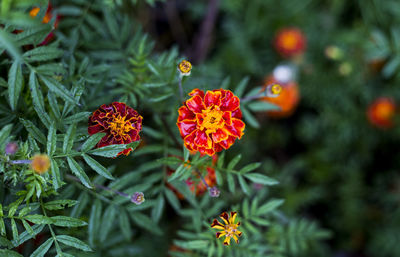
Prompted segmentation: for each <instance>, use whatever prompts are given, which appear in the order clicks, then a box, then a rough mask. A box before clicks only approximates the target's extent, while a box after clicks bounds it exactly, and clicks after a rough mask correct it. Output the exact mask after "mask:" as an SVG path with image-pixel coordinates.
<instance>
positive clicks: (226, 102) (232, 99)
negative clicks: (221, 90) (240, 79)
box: [221, 90, 240, 112]
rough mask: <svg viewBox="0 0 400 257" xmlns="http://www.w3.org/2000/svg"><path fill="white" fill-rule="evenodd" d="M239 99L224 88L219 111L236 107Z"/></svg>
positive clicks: (231, 109)
mask: <svg viewBox="0 0 400 257" xmlns="http://www.w3.org/2000/svg"><path fill="white" fill-rule="evenodd" d="M239 106H240V100H239V98H238V97H237V96H235V95H234V94H233V93H232V92H231V91H229V90H225V97H224V98H222V104H221V111H231V112H233V111H234V110H236V109H238V108H239Z"/></svg>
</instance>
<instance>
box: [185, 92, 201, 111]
mask: <svg viewBox="0 0 400 257" xmlns="http://www.w3.org/2000/svg"><path fill="white" fill-rule="evenodd" d="M186 106H187V107H188V108H189V110H191V111H192V112H194V113H201V111H202V110H204V109H205V108H206V107H205V106H204V102H203V99H202V98H201V97H200V96H198V95H195V96H193V97H192V98H190V99H189V100H187V101H186Z"/></svg>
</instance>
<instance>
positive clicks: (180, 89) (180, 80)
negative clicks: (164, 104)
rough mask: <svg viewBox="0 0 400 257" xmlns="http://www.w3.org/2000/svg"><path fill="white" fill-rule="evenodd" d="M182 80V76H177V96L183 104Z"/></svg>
mask: <svg viewBox="0 0 400 257" xmlns="http://www.w3.org/2000/svg"><path fill="white" fill-rule="evenodd" d="M182 79H183V76H182V75H179V96H180V98H181V102H183V88H182Z"/></svg>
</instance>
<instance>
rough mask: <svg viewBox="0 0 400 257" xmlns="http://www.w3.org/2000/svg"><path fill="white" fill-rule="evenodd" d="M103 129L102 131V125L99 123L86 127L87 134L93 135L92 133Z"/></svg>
mask: <svg viewBox="0 0 400 257" xmlns="http://www.w3.org/2000/svg"><path fill="white" fill-rule="evenodd" d="M103 131H104V127H103V126H102V125H100V124H96V125H93V126H90V127H88V133H89V135H93V134H96V133H99V132H103Z"/></svg>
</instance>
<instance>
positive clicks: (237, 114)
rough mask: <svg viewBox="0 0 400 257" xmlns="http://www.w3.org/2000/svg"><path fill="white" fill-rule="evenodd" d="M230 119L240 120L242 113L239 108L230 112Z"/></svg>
mask: <svg viewBox="0 0 400 257" xmlns="http://www.w3.org/2000/svg"><path fill="white" fill-rule="evenodd" d="M231 116H232V118H236V119H239V120H240V119H242V111H241V110H240V108H237V109H236V110H235V111H233V112H232V114H231Z"/></svg>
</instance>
